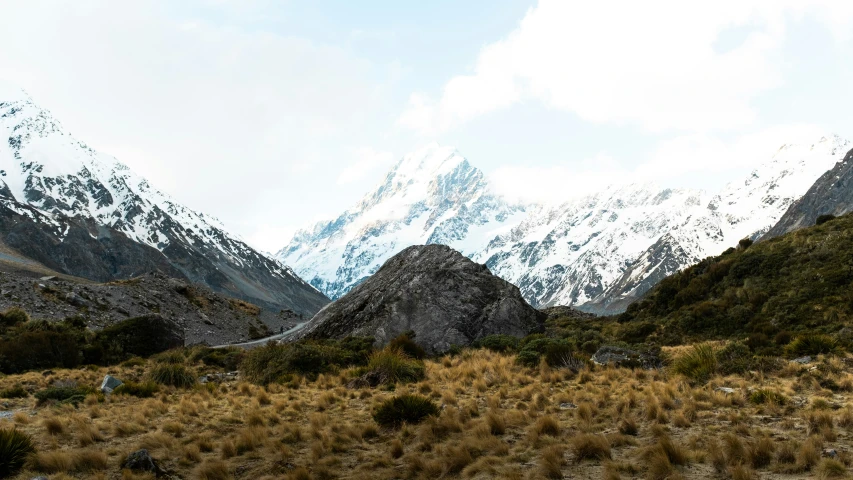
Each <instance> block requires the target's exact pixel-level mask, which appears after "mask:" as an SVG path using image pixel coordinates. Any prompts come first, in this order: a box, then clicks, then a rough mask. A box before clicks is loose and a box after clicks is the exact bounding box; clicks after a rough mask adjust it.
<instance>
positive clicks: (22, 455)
mask: <svg viewBox="0 0 853 480" xmlns="http://www.w3.org/2000/svg"><path fill="white" fill-rule="evenodd" d="M35 451H36V448H35V446H34V445H33V441H32V439H31V438H30V436H29V435H27V434H26V433H23V432H19V431H18V430H15V429H6V430H0V478H7V477H11V476H13V475H15V474H16V473H18V472H19V471H20V470H21V468H22V467H23V466H24V463H25V462H26V461H27V457H29V456H30V455H32V454H33V453H35Z"/></svg>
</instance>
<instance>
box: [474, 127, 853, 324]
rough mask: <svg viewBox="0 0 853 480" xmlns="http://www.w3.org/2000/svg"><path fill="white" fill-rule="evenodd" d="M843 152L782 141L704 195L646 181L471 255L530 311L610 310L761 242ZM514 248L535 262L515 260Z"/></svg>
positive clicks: (531, 223)
mask: <svg viewBox="0 0 853 480" xmlns="http://www.w3.org/2000/svg"><path fill="white" fill-rule="evenodd" d="M849 148H850V144H849V142H847V141H846V140H843V139H841V138H839V137H837V136H832V137H824V138H821V139H819V141H818V142H816V143H814V144H811V145H784V146H782V147H781V148H779V150H778V151H777V152H776V153H775V154H774V155H773V157H772V158H770V160H768V161H767V162H765V163H763V164H762V165H761V166H759V167H758V168H756V169H755V170H754V171H753V172H752V173H751V174H750V175H749V176H748V177H747V178H746V179H743V180H741V181H736V182H732V183H730V184H728V185H726V186H725V187H724V188H723V189H722V190H721V192H720V193H718V194H717V195H714V196H713V197H710V198H708V195H707V194H705V193H704V192H701V191H686V190H670V189H660V188H658V187H655V186H654V185H645V186H634V187H623V188H621V189H617V190H615V191H613V193H610V192H611V190H607V191H605V192H603V193H601V194H598V195H594V196H591V197H589V198H588V199H584V200H581V201H580V202H574V203H570V204H566V205H562V206H560V207H557V208H556V209H553V210H552V211H551V213H550V214H549V215H548V216H545V217H532V218H530V219H528V220H526V221H525V223H523V224H522V225H520V226H519V227H518V228H517V229H516V230H514V231H513V232H512V234H511V241H510V242H503V241H501V240H500V239H498V241H496V242H495V243H494V244H493V246H494V247H496V250H497V251H490V250H487V251H485V252H483V253H482V254H480V255H479V256H478V257H477V258H478V259H479V260H481V261H483V262H485V263H486V264H487V265H488V266H489V267H490V268H492V269H493V270H494V271H496V273H498V274H499V275H502V276H503V277H504V278H506V279H507V280H509V281H511V282H514V283H516V284H517V285H519V288H521V290H522V293H523V294H524V295H525V296H526V297H527V298H528V299H529V300H531V301H532V302H534V304H536V305H552V304H556V305H576V306H578V307H579V308H581V309H583V310H587V311H593V312H597V313H602V312H608V313H610V312H618V311H621V310H622V309H624V308H625V306H627V304H628V303H630V302H631V301H632V300H633V299H635V298H637V297H639V296H641V295H642V294H644V293H645V292H646V291H647V290H648V289H649V288H651V287H652V286H653V285H654V284H656V283H657V282H658V281H660V280H661V279H662V278H664V277H666V276H668V275H671V274H672V273H675V272H676V271H678V270H680V269H682V268H684V267H686V266H688V265H692V264H694V263H696V262H697V261H699V260H701V259H702V258H705V257H707V256H710V255H718V254H719V253H721V252H722V251H723V250H725V249H726V248H728V247H731V246H734V245H736V244H737V242H738V241H739V240H740V239H742V238H746V237H748V238H751V239H753V240H754V239H756V238H758V237H760V236H761V235H762V234H763V233H764V232H766V231H768V230H769V229H770V228H771V227H772V226H773V225H775V224H776V222H777V221H778V220H779V218H781V216H782V215H783V214H784V213H785V211H786V210H787V209H788V207H789V206H790V205H791V204H792V203H793V202H794V201H796V200H797V199H798V198H800V197H801V196H802V195H803V194H804V193H805V192H806V190H808V188H809V187H810V186H811V185H812V183H814V181H815V180H816V179H817V178H818V177H820V176H821V174H823V172H825V171H826V170H828V169H830V168H832V167H833V165H835V163H836V162H838V161H839V160H841V159H842V158H843V156H844V153H845V152H846V151H847V149H849ZM578 203H580V205H578ZM602 219H607V220H608V221H606V222H603V221H601V220H602ZM543 241H544V242H543ZM543 243H545V245H544V246H543ZM548 243H553V244H554V245H555V246H556V247H555V246H551V245H548ZM561 245H562V246H564V247H563V248H564V249H565V246H567V245H568V246H569V247H570V248H569V251H565V250H564V251H560V250H559V248H560V247H559V246H561ZM573 248H577V250H576V251H572V249H573ZM521 252H524V254H525V255H527V256H528V257H530V258H533V260H532V261H527V262H526V263H525V264H524V265H521V264H519V263H518V261H517V260H516V258H520V257H521V256H522V253H521ZM530 252H535V253H530Z"/></svg>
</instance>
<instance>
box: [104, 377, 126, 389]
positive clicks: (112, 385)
mask: <svg viewBox="0 0 853 480" xmlns="http://www.w3.org/2000/svg"><path fill="white" fill-rule="evenodd" d="M121 385H123V383H122V381H121V380H119V379H117V378H116V377H114V376H112V375H106V376H105V377H104V381H103V382H101V391H102V392H104V393H113V390H115V389H116V388H118V387H119V386H121Z"/></svg>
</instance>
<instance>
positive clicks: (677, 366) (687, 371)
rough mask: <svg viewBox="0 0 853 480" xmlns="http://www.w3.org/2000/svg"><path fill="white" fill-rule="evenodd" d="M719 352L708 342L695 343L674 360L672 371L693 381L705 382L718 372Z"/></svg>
mask: <svg viewBox="0 0 853 480" xmlns="http://www.w3.org/2000/svg"><path fill="white" fill-rule="evenodd" d="M717 365H718V364H717V354H716V351H715V350H714V347H713V346H711V344H708V343H700V344H697V345H694V346H693V348H692V349H690V350H689V351H687V352H686V353H684V354H682V355H681V356H679V357H677V358H676V359H675V360H674V361H673V362H672V371H673V372H675V373H677V374H680V375H684V376H685V377H687V378H688V379H690V380H692V381H693V382H697V383H698V382H703V381H706V380H708V379H709V378H710V377H711V375H713V374H715V373H716V372H717Z"/></svg>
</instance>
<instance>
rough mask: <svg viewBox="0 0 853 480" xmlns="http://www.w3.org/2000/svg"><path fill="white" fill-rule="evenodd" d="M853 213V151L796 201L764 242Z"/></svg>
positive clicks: (766, 235) (765, 237)
mask: <svg viewBox="0 0 853 480" xmlns="http://www.w3.org/2000/svg"><path fill="white" fill-rule="evenodd" d="M851 211H853V150H851V151H850V152H848V153H847V156H845V157H844V160H842V161H840V162H838V163H837V164H836V165H835V167H834V168H832V169H830V170H829V171H828V172H826V173H824V174H823V175H821V177H820V178H819V179H817V181H816V182H815V183H814V185H812V187H811V188H810V189H809V190H808V191H807V192H806V194H805V195H803V196H802V198H800V199H799V200H797V201H796V202H794V203H793V204H792V205H791V206H790V207H789V208H788V211H786V212H785V215H783V216H782V218H781V219H780V220H779V223H777V224H776V225H775V226H774V227H773V228H772V229H770V231H768V232H767V233H766V234H765V235H764V236H763V237H762V239H763V240H766V239H770V238H773V237H777V236H779V235H783V234H785V233H788V232H792V231H794V230H796V229H798V228H802V227H807V226H810V225H814V223H815V221H816V220H817V218H818V217H819V216H821V215H827V214H828V215H836V216H840V215H844V214H846V213H849V212H851Z"/></svg>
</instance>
